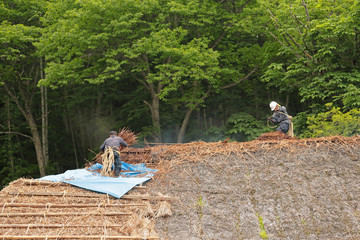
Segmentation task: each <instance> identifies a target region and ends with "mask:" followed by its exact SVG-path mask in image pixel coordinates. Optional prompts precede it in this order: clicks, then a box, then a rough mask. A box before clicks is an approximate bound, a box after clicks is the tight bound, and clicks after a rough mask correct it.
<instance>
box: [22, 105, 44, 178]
mask: <svg viewBox="0 0 360 240" xmlns="http://www.w3.org/2000/svg"><path fill="white" fill-rule="evenodd" d="M25 109H26V116H25V118H26V120H27V122H28V124H29V127H30V131H31V135H32V140H33V143H34V147H35V152H36V157H37V162H38V165H39V171H40V176H42V177H43V176H45V175H46V173H45V166H46V164H45V159H44V156H43V149H42V142H41V138H40V134H39V130H38V128H37V125H36V122H35V119H34V116H33V114H32V112H31V110H30V106H25Z"/></svg>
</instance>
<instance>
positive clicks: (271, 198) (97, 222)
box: [0, 134, 360, 240]
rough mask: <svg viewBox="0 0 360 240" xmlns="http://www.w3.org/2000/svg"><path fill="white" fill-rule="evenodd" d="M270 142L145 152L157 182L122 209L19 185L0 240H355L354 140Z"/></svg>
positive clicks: (8, 196)
mask: <svg viewBox="0 0 360 240" xmlns="http://www.w3.org/2000/svg"><path fill="white" fill-rule="evenodd" d="M270 135H271V134H270ZM270 135H266V136H263V137H264V138H263V139H262V140H260V139H258V140H255V141H251V142H241V143H239V142H229V141H224V142H214V143H205V142H192V143H187V144H173V145H157V146H155V147H151V148H148V150H146V151H144V154H146V162H147V163H151V164H152V166H151V167H152V168H155V169H157V170H158V172H157V173H156V174H155V176H154V178H153V179H152V180H151V181H149V182H148V183H147V184H146V188H145V189H144V188H137V189H133V190H132V191H131V192H129V193H128V194H127V195H125V196H123V197H122V198H121V199H115V198H112V197H109V196H106V195H104V194H97V193H92V192H88V191H86V190H82V189H79V188H76V187H72V186H69V185H64V184H58V183H51V184H50V185H49V184H48V185H43V184H41V185H34V182H33V181H32V182H31V185H29V184H30V183H29V180H25V179H19V180H17V181H14V182H12V183H11V184H10V185H9V186H8V187H6V188H5V189H3V190H2V191H1V195H0V197H1V200H2V201H1V203H2V205H1V206H2V215H0V219H1V225H0V227H1V228H0V231H1V234H0V235H1V236H0V239H1V238H3V236H13V237H14V238H4V239H29V238H30V239H45V237H46V236H48V237H47V238H46V239H134V238H138V239H156V238H160V239H164V240H170V239H172V240H183V239H262V238H263V239H264V237H266V235H267V236H268V239H312V240H317V239H319V240H320V239H321V240H322V239H360V224H359V222H360V214H359V206H360V205H359V199H360V188H359V182H360V165H359V164H360V136H354V137H350V138H346V137H340V136H334V137H326V138H316V139H302V140H297V139H295V138H292V139H286V138H285V139H283V138H279V137H278V136H277V137H276V138H271V137H270ZM130 152H131V151H130ZM135 152H136V153H135ZM135 152H134V153H128V154H129V155H131V156H137V157H136V158H137V159H141V157H139V156H140V155H141V152H142V151H139V152H137V151H135ZM123 157H124V155H123ZM159 192H161V193H164V194H167V195H169V196H173V197H175V198H178V199H179V200H180V201H172V200H176V199H174V198H170V197H166V196H162V195H161V194H159ZM46 193H47V194H46ZM159 200H168V201H159ZM169 202H170V203H171V206H169V204H168V203H169ZM124 204H126V205H124ZM128 204H130V205H128ZM170 207H171V208H172V212H169V208H170ZM169 215H171V216H170V217H168V218H162V217H161V216H169ZM260 234H262V235H261V236H260ZM16 236H18V237H20V238H15V237H16ZM25 236H28V237H29V238H25ZM49 236H50V237H49ZM21 237H23V238H21ZM31 237H32V238H31ZM35 237H38V238H35ZM41 237H42V238H41Z"/></svg>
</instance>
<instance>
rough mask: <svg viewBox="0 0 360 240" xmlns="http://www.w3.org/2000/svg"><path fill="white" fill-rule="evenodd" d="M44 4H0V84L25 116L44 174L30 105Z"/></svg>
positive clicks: (44, 162)
mask: <svg viewBox="0 0 360 240" xmlns="http://www.w3.org/2000/svg"><path fill="white" fill-rule="evenodd" d="M44 4H45V1H35V0H34V1H24V0H16V1H3V2H2V4H1V5H0V21H1V25H0V45H1V46H2V47H1V48H0V72H1V74H0V85H1V86H2V87H3V89H4V90H5V92H6V94H7V95H8V96H9V97H10V98H11V100H12V101H13V102H14V103H15V104H16V106H17V107H18V109H19V110H20V112H21V113H22V115H23V116H24V118H25V120H26V123H27V125H28V127H29V129H30V136H28V135H26V134H23V135H26V136H27V137H28V138H30V139H31V140H32V141H33V144H34V147H35V150H36V156H37V162H38V166H39V171H40V175H41V176H44V175H45V167H46V165H47V156H46V155H45V154H44V153H45V151H44V145H43V142H42V140H45V139H41V134H40V132H41V130H40V129H39V126H38V123H37V122H36V116H35V112H34V109H33V108H34V106H33V101H34V99H35V95H36V94H37V93H38V90H39V89H38V88H37V83H38V81H39V80H40V76H41V71H42V69H41V59H40V58H39V57H38V56H37V55H36V48H35V46H34V43H35V42H37V41H38V39H39V37H40V35H41V32H42V28H41V24H40V21H39V18H40V16H41V15H42V14H43V12H44V9H43V6H44ZM43 130H45V128H43ZM9 134H12V133H11V132H10V133H9Z"/></svg>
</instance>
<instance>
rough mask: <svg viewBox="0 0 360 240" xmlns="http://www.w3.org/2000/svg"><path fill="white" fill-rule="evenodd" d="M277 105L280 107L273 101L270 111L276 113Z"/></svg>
mask: <svg viewBox="0 0 360 240" xmlns="http://www.w3.org/2000/svg"><path fill="white" fill-rule="evenodd" d="M277 105H278V104H277V102H274V101H272V102H271V103H270V109H271V111H274V110H275V108H276V106H277Z"/></svg>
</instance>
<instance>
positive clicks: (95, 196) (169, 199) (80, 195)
mask: <svg viewBox="0 0 360 240" xmlns="http://www.w3.org/2000/svg"><path fill="white" fill-rule="evenodd" d="M8 194H10V195H23V196H58V197H90V198H101V197H104V195H100V194H82V193H65V192H64V193H62V192H18V191H11V192H8ZM121 199H137V200H151V201H178V200H179V198H176V197H161V196H146V195H124V196H122V197H121Z"/></svg>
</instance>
